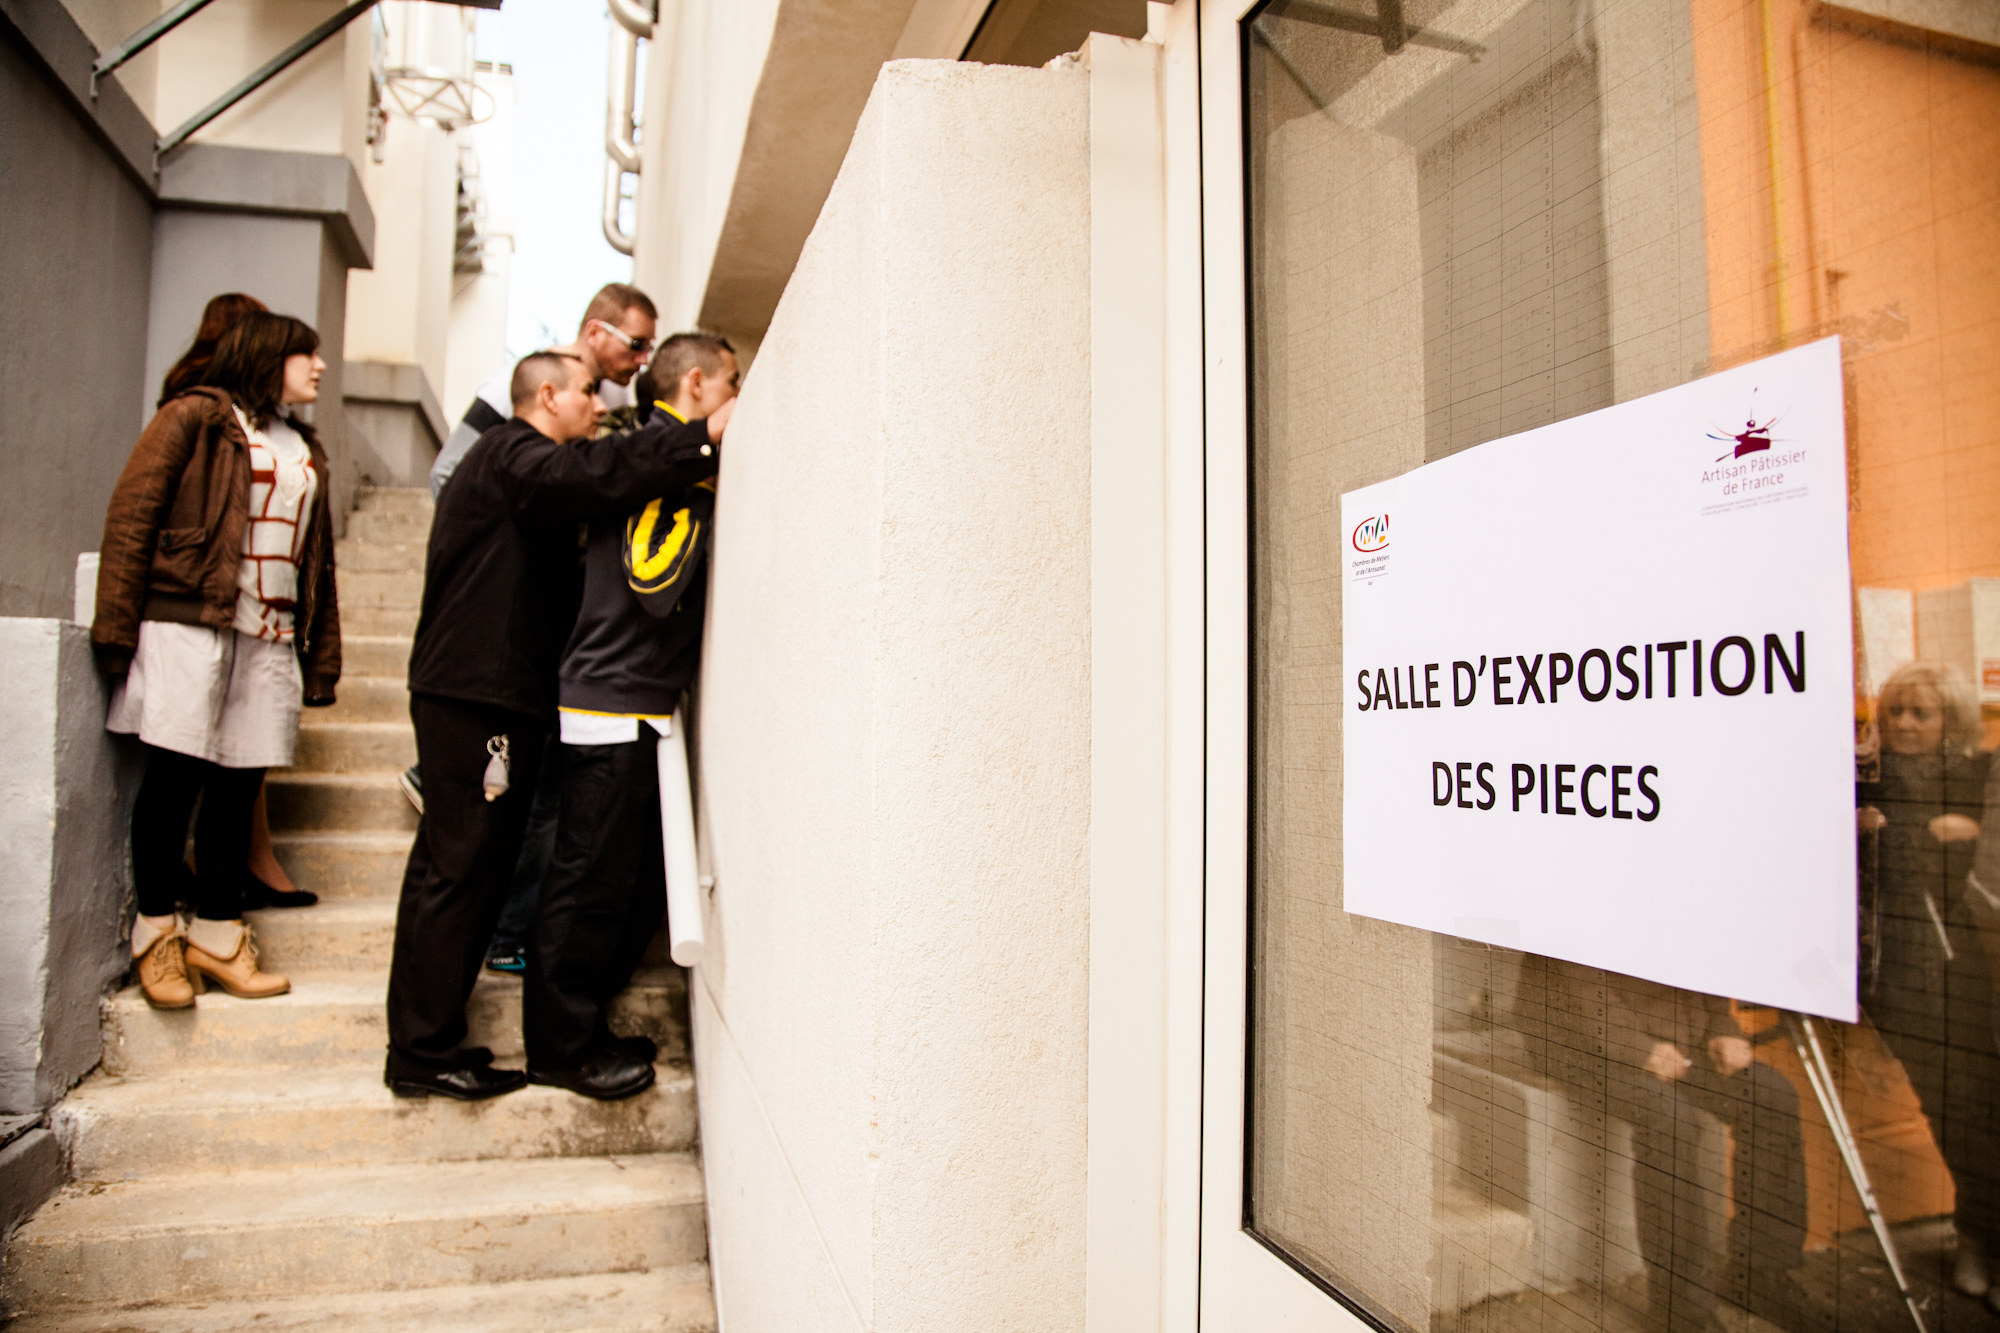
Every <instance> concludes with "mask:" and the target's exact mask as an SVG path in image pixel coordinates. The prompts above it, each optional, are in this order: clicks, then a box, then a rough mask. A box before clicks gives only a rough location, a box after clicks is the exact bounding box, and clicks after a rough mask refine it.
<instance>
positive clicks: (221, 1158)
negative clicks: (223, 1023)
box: [54, 1064, 695, 1181]
mask: <svg viewBox="0 0 2000 1333" xmlns="http://www.w3.org/2000/svg"><path fill="white" fill-rule="evenodd" d="M54 1119H55V1129H56V1133H57V1134H58V1135H60V1137H61V1138H62V1141H63V1143H64V1144H65V1145H66V1146H67V1148H68V1151H69V1158H70V1162H71V1169H72V1170H73V1171H74V1173H75V1178H76V1179H78V1180H87V1181H115V1180H123V1179H138V1178H144V1177H147V1176H151V1175H155V1174H157V1173H158V1172H159V1171H160V1170H161V1169H162V1168H163V1167H164V1166H168V1165H171V1167H172V1169H173V1170H175V1171H177V1172H179V1171H229V1170H234V1169H237V1168H240V1167H242V1166H245V1165H248V1164H254V1165H255V1166H256V1167H257V1169H259V1170H273V1169H277V1168H280V1167H294V1166H297V1167H306V1166H315V1165H317V1166H369V1165H377V1166H388V1165H391V1164H393V1163H396V1162H412V1163H415V1162H463V1161H477V1160H486V1159H491V1158H507V1159H510V1160H524V1159H529V1158H540V1157H613V1156H621V1155H630V1154H636V1153H654V1152H681V1151H685V1150H687V1149H690V1148H692V1147H693V1146H694V1141H695V1109H694V1077H693V1074H692V1072H691V1071H690V1070H689V1069H688V1068H687V1066H685V1065H672V1064H668V1065H661V1066H660V1067H659V1081H658V1082H657V1083H655V1084H654V1085H653V1086H652V1087H651V1088H649V1089H648V1090H647V1091H645V1092H642V1093H640V1094H639V1095H638V1096H636V1097H628V1098H626V1099H625V1100H624V1101H619V1102H598V1101H592V1100H591V1099H590V1098H588V1097H579V1096H577V1095H576V1094H575V1093H573V1092H565V1091H563V1090H561V1089H560V1088H545V1087H537V1086H531V1087H527V1088H523V1089H522V1090H521V1091H519V1092H511V1093H508V1094H507V1095H506V1096H505V1097H496V1098H494V1099H493V1100H492V1101H489V1102H472V1103H466V1102H455V1101H451V1100H449V1099H448V1098H444V1097H427V1098H417V1099H405V1098H401V1097H397V1096H395V1095H394V1094H392V1093H391V1092H390V1091H389V1090H388V1089H387V1088H386V1087H384V1086H383V1085H382V1070H381V1067H380V1066H379V1064H368V1065H336V1066H332V1067H330V1068H311V1067H304V1068H301V1067H291V1068H286V1067H282V1066H280V1067H274V1068H269V1069H260V1070H256V1071H254V1072H252V1071H238V1070H220V1069H190V1070H183V1071H180V1072H178V1073H172V1074H155V1075H151V1076H149V1077H145V1078H133V1079H121V1078H112V1077H109V1076H107V1075H103V1074H97V1075H93V1076H92V1077H91V1078H90V1079H89V1080H88V1081H86V1082H85V1083H84V1084H83V1085H82V1086H80V1087H78V1088H77V1089H76V1090H75V1091H74V1092H72V1093H71V1094H70V1095H69V1097H68V1098H67V1099H66V1100H64V1101H63V1102H62V1104H61V1105H60V1107H59V1108H58V1109H57V1110H56V1112H55V1117H54Z"/></svg>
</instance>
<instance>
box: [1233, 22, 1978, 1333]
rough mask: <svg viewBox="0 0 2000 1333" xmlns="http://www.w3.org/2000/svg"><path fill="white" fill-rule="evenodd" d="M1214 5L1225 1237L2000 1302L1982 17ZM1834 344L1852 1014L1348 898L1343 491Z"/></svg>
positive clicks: (1556, 1287) (1306, 1256)
mask: <svg viewBox="0 0 2000 1333" xmlns="http://www.w3.org/2000/svg"><path fill="white" fill-rule="evenodd" d="M1975 11H1976V12H1975ZM1242 33H1243V50H1242V58H1243V72H1244V81H1245V83H1244V86H1245V108H1244V110H1245V116H1246V148H1247V151H1248V157H1249V179H1248V192H1249V193H1248V201H1247V204H1248V221H1249V236H1250V251H1251V253H1250V262H1251V270H1250V277H1251V283H1250V290H1251V299H1250V317H1251V339H1252V345H1251V358H1250V361H1251V371H1252V383H1251V402H1252V412H1251V418H1252V419H1251V427H1252V430H1251V489H1252V496H1253V499H1252V505H1253V513H1252V566H1253V586H1252V617H1253V644H1252V647H1253V686H1252V689H1253V701H1252V704H1253V724H1254V730H1253V746H1254V751H1255V753H1254V756H1253V764H1252V781H1253V789H1252V793H1251V795H1252V802H1251V808H1252V818H1253V826H1252V848H1253V862H1252V920H1251V936H1252V957H1251V963H1252V968H1251V995H1250V1010H1251V1054H1250V1068H1249V1077H1250V1089H1251V1094H1250V1124H1251V1131H1250V1143H1249V1161H1248V1168H1249V1169H1248V1172H1247V1178H1246V1179H1247V1183H1246V1198H1245V1220H1246V1224H1247V1225H1248V1226H1249V1227H1250V1228H1251V1229H1252V1230H1253V1231H1254V1232H1255V1233H1256V1234H1258V1235H1259V1236H1261V1237H1262V1238H1263V1239H1264V1240H1265V1241H1266V1242H1267V1243H1269V1244H1271V1245H1272V1246H1273V1247H1274V1248H1276V1249H1277V1250H1278V1251H1280V1252H1281V1253H1282V1254H1284V1255H1286V1256H1287V1257H1288V1258H1289V1259H1290V1260H1291V1261H1292V1262H1294V1263H1295V1264H1297V1265H1298V1266H1300V1267H1301V1268H1302V1269H1304V1270H1305V1271H1307V1272H1308V1273H1310V1274H1312V1275H1313V1276H1314V1277H1315V1278H1317V1279H1318V1280H1320V1281H1321V1282H1323V1283H1324V1284H1326V1285H1327V1286H1328V1287H1329V1288H1330V1289H1331V1290H1333V1291H1335V1292H1336V1293H1338V1294H1339V1295H1340V1296H1341V1297H1342V1298H1343V1299H1344V1300H1346V1301H1348V1302H1349V1303H1350V1304H1351V1305H1353V1306H1354V1307H1356V1308H1357V1309H1359V1310H1361V1311H1362V1312H1364V1313H1365V1314H1366V1315H1368V1316H1369V1317H1371V1318H1372V1319H1374V1320H1375V1321H1376V1322H1378V1323H1380V1324H1383V1325H1385V1326H1387V1327H1389V1328H1392V1329H1426V1328H1435V1329H1440V1330H1442V1329H1461V1328H1463V1329H1483V1328H1488V1327H1492V1328H1496V1329H1500V1328H1505V1329H1513V1328H1523V1329H1525V1328H1531V1327H1532V1328H1536V1329H1543V1328H1564V1329H1575V1330H1578V1331H1579V1333H1584V1331H1587V1330H1597V1329H1604V1330H1616V1331H1617V1333H1626V1331H1628V1330H1630V1331H1633V1333H1637V1331H1640V1330H1645V1331H1646V1333H1653V1331H1654V1330H1663V1331H1667V1330H1671V1331H1673V1333H1679V1331H1680V1330H1716V1329H1726V1330H1728V1333H1751V1330H1758V1333H1768V1329H1769V1328H1770V1327H1776V1328H1779V1329H1783V1330H1788V1331H1790V1333H1809V1331H1810V1330H1819V1329H1826V1330H1836V1329H1850V1328H1863V1329H1869V1330H1874V1329H1882V1330H1906V1329H1914V1328H1915V1326H1916V1322H1917V1320H1919V1319H1921V1320H1922V1321H1923V1322H1924V1325H1925V1327H1926V1328H1927V1329H1928V1330H1930V1331H1931V1333H1938V1331H1939V1330H1957V1329H1980V1330H1989V1329H1990V1330H2000V1295H1996V1297H1995V1298H1994V1300H1993V1302H1992V1305H1991V1306H1990V1307H1989V1305H1988V1304H1987V1302H1986V1299H1985V1293H1986V1291H1987V1289H1988V1285H1989V1283H1990V1281H1991V1279H1992V1278H2000V1180H1997V1179H1996V1178H1995V1177H1996V1176H2000V1142H1996V1141H1995V1136H1996V1134H2000V1127H1996V1125H1995V1116H1996V1093H2000V1037H1996V1006H1997V1002H1996V985H1995V982H1996V976H2000V967H1997V966H1996V961H1997V960H2000V808H1995V807H1996V805H2000V788H1996V787H1995V786H1994V785H1993V783H1992V781H1991V779H1990V768H1991V765H1990V751H1991V749H1992V748H1993V743H1994V741H1995V740H1996V739H2000V19H1995V18H1994V17H1993V16H1992V15H1990V14H1986V13H1985V11H1984V8H1983V7H1979V6H1973V7H1955V6H1953V5H1950V4H1945V3H1917V2H1916V0H1849V2H1848V3H1844V4H1827V3H1820V2H1819V0H1804V2H1801V0H1455V2H1454V0H1400V3H1398V2H1397V0H1328V2H1326V3H1321V2H1320V0H1277V2H1274V3H1271V4H1267V5H1266V6H1264V7H1263V8H1262V9H1260V10H1258V11H1256V12H1255V13H1254V14H1253V15H1252V16H1251V17H1250V19H1249V20H1247V21H1246V22H1245V24H1244V25H1243V29H1242ZM1833 333H1838V334H1840V335H1841V337H1842V350H1843V370H1844V378H1845V387H1846V395H1847V402H1846V409H1847V419H1848V436H1849V478H1850V491H1851V495H1852V504H1851V508H1852V524H1851V537H1850V542H1851V548H1852V558H1853V565H1854V576H1855V587H1854V615H1855V627H1856V651H1857V661H1856V677H1857V698H1856V700H1855V706H1856V712H1855V718H1856V737H1857V745H1856V774H1855V776H1856V796H1855V808H1856V815H1855V820H1856V834H1855V839H1856V849H1857V856H1858V858H1859V864H1860V880H1861V889H1862V891H1861V894H1860V901H1859V903H1858V908H1859V920H1858V922H1857V930H1858V932H1859V935H1860V941H1861V946H1862V947H1861V959H1862V975H1861V977H1860V978H1859V982H1860V987H1861V995H1862V1008H1863V1021H1862V1022H1861V1023H1859V1024H1857V1025H1853V1026H1847V1025H1840V1024H1832V1023H1827V1022H1824V1021H1820V1020H1814V1021H1812V1022H1811V1023H1810V1024H1809V1025H1808V1024H1805V1023H1801V1022H1799V1021H1798V1020H1797V1019H1796V1018H1795V1017H1793V1016H1788V1015H1784V1014H1780V1013H1777V1012H1775V1011H1771V1010H1766V1009H1758V1008H1755V1007H1753V1006H1749V1005H1745V1004H1741V1003H1738V1002H1737V1001H1736V1000H1734V999H1732V998H1730V997H1725V996H1704V995H1697V994H1693V993H1690V992H1687V991H1681V990H1675V989H1672V988H1668V987H1664V986H1658V985H1654V984H1652V983H1648V982H1643V981H1638V980H1635V979H1632V978H1628V977H1622V976H1617V975H1614V974H1606V973H1604V972H1602V971H1600V970H1594V969H1589V968H1584V967H1579V966H1575V965H1572V964H1568V963H1563V962H1558V961H1554V960H1550V959H1545V958H1540V957H1536V956H1534V955H1529V954H1523V953H1520V952H1516V951H1511V950H1505V949H1497V948H1491V947H1488V946H1485V945H1479V944H1472V943H1468V942H1464V941H1459V940H1454V939H1450V938H1447V937H1443V936H1431V935H1427V934H1425V933H1423V932H1420V931H1415V930H1410V929H1407V928H1404V927H1399V926H1393V925H1389V924H1386V923H1383V922H1379V921H1373V920H1369V919H1365V918H1359V917H1352V916H1349V915H1347V914H1346V913H1345V912H1343V911H1341V910H1340V908H1341V902H1342V886H1341V880H1340V865H1341V847H1342V838H1343V830H1342V827H1341V821H1340V809H1341V783H1342V769H1341V731H1342V711H1341V710H1342V705H1343V694H1342V690H1343V686H1342V684H1341V682H1342V680H1343V677H1344V675H1345V673H1344V672H1343V671H1342V670H1341V669H1340V668H1341V662H1340V638H1341V635H1340V624H1341V621H1340V583H1339V569H1340V566H1339V563H1338V558H1337V555H1336V551H1337V549H1338V547H1339V544H1340V533H1339V531H1338V528H1339V525H1338V522H1337V518H1338V506H1339V497H1340V495H1341V493H1342V492H1344V491H1348V490H1352V489H1354V488H1356V487H1359V486H1364V485H1367V484H1369V483H1372V482H1375V481H1379V480H1383V479H1385V478H1388V477H1392V476H1396V475H1398V474H1400V473H1402V472H1405V471H1408V470H1409V469H1411V468H1414V467H1418V466H1421V465H1422V464H1424V463H1425V462H1428V461H1432V460H1435V459H1438V458H1442V457H1445V456H1447V455H1449V454H1451V453H1454V452H1457V451H1459V450H1462V449H1467V448H1472V447H1475V446H1477V445H1479V444H1481V443H1484V442H1486V441H1489V440H1492V439H1495V438H1498V437H1501V436H1504V435H1509V434H1513V433H1515V432H1518V431H1522V430H1526V429H1530V428H1532V427H1535V426H1539V425H1543V424H1547V423H1549V422H1552V421H1557V420H1562V419H1565V418H1567V417H1570V416H1574V415H1576V414H1577V413H1580V412H1587V411H1591V410H1593V409H1595V408H1599V407H1603V406H1606V405H1609V404H1612V403H1616V402H1623V401H1627V400H1629V399H1632V398H1635V397H1639V396H1641V395H1644V394H1647V393H1652V392H1655V391H1657V390H1660V389H1664V388H1668V387H1671V386H1673V385H1676V384H1680V383H1683V382H1686V381H1687V380H1689V379H1693V378H1696V377H1699V376H1701V375H1705V374H1708V373H1710V372H1712V371H1714V370H1717V369H1721V368H1725V367H1728V366H1732V365H1737V364H1741V363H1742V362H1744V361H1748V360H1751V359H1753V358H1755V357H1759V356H1765V355H1769V354H1770V353H1772V352H1775V351H1778V350H1782V349H1783V348H1785V347H1788V346H1794V345H1797V344H1799V343H1801V342H1804V341H1808V340H1811V339H1816V338H1820V337H1824V336H1827V335H1828V334H1833ZM1982 829H1986V830H1992V831H1993V836H1990V837H1984V838H1982V836H1981V830H1982ZM1604 891H1605V892H1607V893H1615V892H1616V891H1617V886H1616V885H1615V884H1607V885H1605V886H1604ZM1704 925H1705V926H1706V927H1708V928H1711V929H1713V930H1714V931H1715V932H1717V936H1718V938H1720V937H1721V935H1722V933H1724V932H1727V931H1729V930H1730V929H1731V928H1732V924H1731V922H1729V921H1728V920H1717V921H1714V922H1710V923H1704ZM1424 997H1428V998H1429V1003H1428V1004H1425V1003H1423V1002H1422V1001H1423V998H1424ZM1864 1185H1865V1187H1866V1188H1865V1191H1864V1190H1863V1189H1862V1188H1861V1186H1864ZM1864 1193H1865V1197H1866V1198H1868V1199H1870V1200H1872V1201H1873V1203H1874V1205H1875V1209H1874V1213H1873V1214H1872V1215H1871V1211H1870V1209H1869V1208H1867V1207H1864ZM1877 1222H1879V1228H1878V1226H1877V1225H1876V1223H1877ZM1884 1239H1886V1241H1887V1247H1888V1248H1887V1251H1886V1253H1893V1254H1894V1256H1895V1258H1896V1260H1897V1264H1896V1268H1898V1269H1900V1271H1901V1273H1902V1275H1903V1279H1904V1281H1905V1282H1906V1283H1907V1285H1908V1287H1909V1290H1910V1296H1911V1299H1912V1301H1913V1302H1914V1306H1915V1309H1914V1311H1913V1310H1912V1309H1911V1308H1910V1306H1908V1305H1906V1304H1905V1301H1904V1298H1903V1295H1902V1293H1901V1292H1900V1291H1899V1289H1898V1285H1899V1284H1898V1280H1897V1276H1896V1272H1895V1271H1892V1268H1891V1266H1890V1265H1889V1264H1888V1263H1887V1262H1886V1259H1885V1248H1884Z"/></svg>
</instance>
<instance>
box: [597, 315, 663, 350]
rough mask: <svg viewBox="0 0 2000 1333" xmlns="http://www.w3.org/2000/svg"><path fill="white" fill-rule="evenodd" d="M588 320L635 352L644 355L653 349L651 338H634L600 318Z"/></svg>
mask: <svg viewBox="0 0 2000 1333" xmlns="http://www.w3.org/2000/svg"><path fill="white" fill-rule="evenodd" d="M590 322H591V323H593V324H595V325H596V326H597V327H598V328H600V329H603V330H604V331H605V332H606V333H608V334H610V335H611V336H612V337H614V338H616V339H617V340H618V341H619V342H622V343H624V344H625V346H626V347H628V348H630V349H631V350H632V351H633V352H636V353H637V354H638V355H640V356H644V355H645V354H646V353H648V352H650V351H652V350H653V340H652V339H651V338H634V337H633V336H632V335H631V334H629V333H627V332H625V330H623V329H620V328H614V327H613V326H611V325H609V324H606V323H605V322H604V321H603V320H601V319H593V320H591V321H590Z"/></svg>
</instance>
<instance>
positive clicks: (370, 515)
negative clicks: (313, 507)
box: [334, 509, 431, 569]
mask: <svg viewBox="0 0 2000 1333" xmlns="http://www.w3.org/2000/svg"><path fill="white" fill-rule="evenodd" d="M430 535H431V516H430V515H429V514H399V513H391V512H389V511H386V510H380V509H376V510H359V511H356V512H355V513H352V514H349V515H348V516H347V535H346V537H345V538H343V540H345V541H350V542H354V541H362V542H384V543H388V542H414V543H418V544H423V543H425V542H428V541H429V540H430ZM334 568H335V569H339V568H340V557H339V555H338V553H336V554H335V556H334Z"/></svg>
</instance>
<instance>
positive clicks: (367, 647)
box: [306, 608, 410, 717]
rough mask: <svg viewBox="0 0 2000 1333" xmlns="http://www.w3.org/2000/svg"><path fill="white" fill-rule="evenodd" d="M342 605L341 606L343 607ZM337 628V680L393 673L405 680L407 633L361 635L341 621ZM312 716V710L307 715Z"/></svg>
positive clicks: (407, 673) (349, 680) (407, 675)
mask: <svg viewBox="0 0 2000 1333" xmlns="http://www.w3.org/2000/svg"><path fill="white" fill-rule="evenodd" d="M344 609H345V608H343V610H344ZM342 620H343V623H342V625H341V627H340V630H341V633H340V683H341V684H342V685H346V684H349V683H351V682H352V681H353V680H354V679H355V678H356V677H357V676H393V677H394V678H396V679H397V680H407V679H409V675H410V640H409V636H408V635H394V634H386V635H377V634H360V633H356V632H354V631H352V630H351V629H350V628H349V626H348V625H347V624H346V623H344V622H345V617H344V616H343V617H342ZM306 716H307V717H311V716H312V714H311V713H307V714H306Z"/></svg>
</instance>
